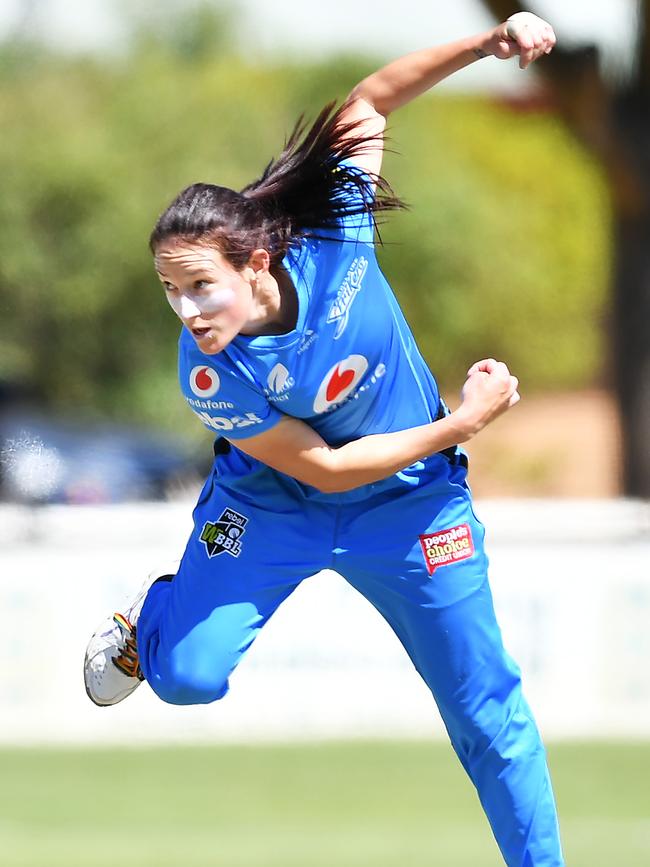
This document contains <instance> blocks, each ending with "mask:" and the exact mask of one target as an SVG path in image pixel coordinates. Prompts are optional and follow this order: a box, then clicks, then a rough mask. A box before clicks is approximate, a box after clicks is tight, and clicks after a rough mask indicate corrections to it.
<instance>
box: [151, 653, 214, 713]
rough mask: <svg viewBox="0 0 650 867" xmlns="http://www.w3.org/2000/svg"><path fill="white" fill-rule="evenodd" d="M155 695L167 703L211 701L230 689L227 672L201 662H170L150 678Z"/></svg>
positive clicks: (205, 702) (184, 703)
mask: <svg viewBox="0 0 650 867" xmlns="http://www.w3.org/2000/svg"><path fill="white" fill-rule="evenodd" d="M148 683H149V686H150V687H151V688H152V689H153V691H154V692H155V693H156V695H157V696H158V697H159V698H161V699H162V700H163V701H165V702H167V703H168V704H178V705H187V704H210V703H211V702H213V701H218V700H219V699H221V698H223V697H224V696H225V695H226V693H227V692H228V675H227V674H226V673H224V672H223V671H220V670H219V669H218V668H210V667H208V666H205V665H201V664H200V663H196V664H189V665H188V664H182V663H180V662H178V661H176V662H174V661H171V663H170V665H168V666H166V667H165V668H164V669H161V670H159V671H158V672H156V673H155V674H153V675H152V676H151V677H150V679H149V680H148Z"/></svg>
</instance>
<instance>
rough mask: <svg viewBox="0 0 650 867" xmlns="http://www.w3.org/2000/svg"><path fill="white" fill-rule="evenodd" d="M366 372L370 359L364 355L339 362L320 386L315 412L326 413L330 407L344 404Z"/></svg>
mask: <svg viewBox="0 0 650 867" xmlns="http://www.w3.org/2000/svg"><path fill="white" fill-rule="evenodd" d="M366 370H368V359H367V358H365V357H364V356H363V355H349V356H348V357H347V358H345V359H343V361H337V363H336V364H335V365H334V367H331V368H330V369H329V370H328V372H327V374H326V375H325V378H324V379H323V381H322V382H321V384H320V388H319V389H318V393H317V395H316V399H315V400H314V412H318V413H321V412H326V411H327V410H328V409H329V408H330V407H332V406H335V405H336V404H338V403H342V401H344V400H345V398H346V397H347V396H348V395H349V394H350V393H351V392H352V390H353V389H354V387H355V386H356V385H357V383H358V382H359V380H360V379H361V377H362V376H363V375H364V373H365V372H366Z"/></svg>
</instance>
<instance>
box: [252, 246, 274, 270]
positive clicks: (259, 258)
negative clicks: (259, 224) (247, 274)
mask: <svg viewBox="0 0 650 867" xmlns="http://www.w3.org/2000/svg"><path fill="white" fill-rule="evenodd" d="M247 267H248V268H252V269H253V271H254V272H255V274H256V275H257V274H258V273H259V272H260V271H268V270H269V268H270V267H271V257H270V255H269V251H268V250H265V249H264V248H263V247H260V248H259V249H258V250H253V252H252V253H251V255H250V258H249V260H248V262H247Z"/></svg>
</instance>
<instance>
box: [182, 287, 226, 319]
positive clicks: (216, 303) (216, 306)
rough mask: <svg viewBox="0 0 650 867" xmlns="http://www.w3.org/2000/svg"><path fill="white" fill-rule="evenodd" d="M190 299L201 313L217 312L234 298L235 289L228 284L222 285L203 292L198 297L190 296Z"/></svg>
mask: <svg viewBox="0 0 650 867" xmlns="http://www.w3.org/2000/svg"><path fill="white" fill-rule="evenodd" d="M192 300H193V301H194V302H195V304H196V306H197V307H198V308H199V310H200V311H201V313H219V312H221V310H225V308H226V307H229V306H230V305H231V304H232V302H233V301H234V300H235V291H234V289H231V288H230V287H229V286H225V287H223V286H222V287H220V288H218V289H217V288H214V289H210V290H209V291H206V292H203V293H202V294H201V296H200V297H198V296H192Z"/></svg>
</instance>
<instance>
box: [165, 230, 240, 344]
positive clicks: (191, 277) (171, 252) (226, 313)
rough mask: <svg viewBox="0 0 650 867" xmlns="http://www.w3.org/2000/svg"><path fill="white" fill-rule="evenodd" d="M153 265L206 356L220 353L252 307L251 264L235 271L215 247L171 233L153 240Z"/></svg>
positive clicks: (174, 306) (175, 309)
mask: <svg viewBox="0 0 650 867" xmlns="http://www.w3.org/2000/svg"><path fill="white" fill-rule="evenodd" d="M155 267H156V271H157V273H158V276H159V277H160V280H161V282H162V284H163V286H164V288H165V295H166V296H167V301H168V302H169V304H170V306H171V308H172V309H173V311H174V312H175V313H176V315H177V316H178V318H179V319H180V320H181V322H182V323H183V325H185V327H186V328H187V329H188V330H189V331H190V333H191V334H192V336H193V337H194V339H195V340H196V343H197V345H198V347H199V349H200V350H201V352H204V353H205V354H206V355H215V354H216V353H217V352H221V350H222V349H224V348H225V347H226V346H228V344H229V343H230V341H231V340H232V339H233V338H234V337H236V336H237V335H238V334H239V333H240V332H241V331H242V329H245V328H246V325H247V323H248V322H249V320H250V318H251V315H252V312H253V282H254V278H255V272H254V271H253V270H252V269H251V268H244V269H243V270H242V271H237V270H236V269H235V268H234V267H233V266H232V265H231V264H230V262H228V260H227V259H225V258H224V257H223V256H222V255H221V253H220V252H219V251H218V250H216V249H215V248H214V247H207V246H203V245H200V244H193V243H191V242H189V241H183V240H180V239H175V238H170V239H169V240H167V241H163V242H162V243H161V244H159V245H158V247H157V248H156V252H155Z"/></svg>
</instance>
